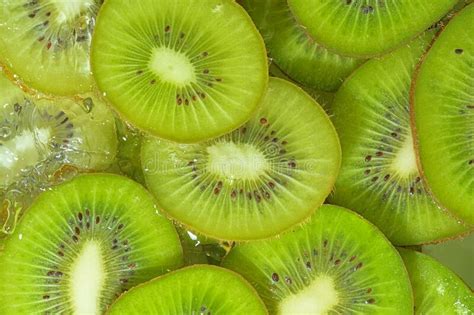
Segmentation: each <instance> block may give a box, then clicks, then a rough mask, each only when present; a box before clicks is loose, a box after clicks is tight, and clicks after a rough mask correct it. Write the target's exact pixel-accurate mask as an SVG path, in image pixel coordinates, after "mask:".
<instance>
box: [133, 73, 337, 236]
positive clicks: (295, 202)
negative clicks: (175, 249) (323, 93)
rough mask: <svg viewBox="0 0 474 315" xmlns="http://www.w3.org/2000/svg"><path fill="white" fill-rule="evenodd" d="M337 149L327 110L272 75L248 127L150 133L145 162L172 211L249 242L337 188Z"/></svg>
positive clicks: (196, 225)
mask: <svg viewBox="0 0 474 315" xmlns="http://www.w3.org/2000/svg"><path fill="white" fill-rule="evenodd" d="M340 154H341V153H340V146H339V141H338V138H337V134H336V132H335V130H334V127H333V125H332V124H331V122H330V120H329V118H328V116H327V115H326V113H325V112H324V110H323V109H322V108H321V107H320V106H319V105H318V104H317V103H316V102H315V101H314V100H313V99H312V98H311V97H310V96H309V95H307V94H306V93H304V92H303V91H302V90H301V89H299V88H298V87H296V86H295V85H293V84H291V83H289V82H287V81H284V80H281V79H276V78H272V79H270V84H269V88H268V92H267V94H266V96H265V97H264V99H263V102H262V104H261V106H260V108H259V110H258V112H257V113H255V114H254V116H253V117H252V118H251V119H250V121H248V122H247V123H246V124H245V125H244V126H242V127H240V128H239V129H237V130H235V131H233V132H231V133H229V134H226V135H224V136H222V137H219V138H215V139H212V140H209V141H206V142H202V143H198V144H187V145H185V144H177V143H174V142H168V141H166V140H161V139H156V138H148V139H147V140H146V141H145V143H144V144H143V146H142V165H143V168H144V173H145V181H146V183H147V186H148V188H149V189H150V191H151V192H152V193H153V194H154V195H155V197H156V198H157V200H158V203H159V204H160V206H162V207H163V209H164V210H165V211H166V212H168V213H169V214H170V215H171V216H172V217H174V218H175V219H177V220H178V221H180V222H181V223H183V224H184V225H186V226H188V227H190V228H191V229H193V230H196V231H197V232H200V233H202V234H205V235H208V236H210V237H213V238H216V239H224V240H251V239H258V238H264V237H268V236H272V235H275V234H277V233H279V232H281V231H283V230H285V229H288V228H290V227H291V226H292V225H294V224H297V223H299V222H301V221H302V220H304V219H305V218H307V217H308V216H310V215H311V213H312V212H313V211H314V210H316V209H317V208H318V207H319V206H320V205H321V204H322V203H323V201H324V199H325V198H326V196H327V195H328V194H329V193H330V191H331V189H332V186H333V184H334V182H335V179H336V176H337V173H338V170H339V166H340Z"/></svg>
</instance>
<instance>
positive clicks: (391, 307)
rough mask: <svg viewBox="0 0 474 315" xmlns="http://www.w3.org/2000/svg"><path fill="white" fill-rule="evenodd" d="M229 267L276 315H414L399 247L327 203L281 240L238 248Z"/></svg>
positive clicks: (228, 260) (227, 260)
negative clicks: (241, 277) (250, 285)
mask: <svg viewBox="0 0 474 315" xmlns="http://www.w3.org/2000/svg"><path fill="white" fill-rule="evenodd" d="M223 266H225V267H227V268H230V269H232V270H234V271H236V272H238V273H240V274H242V275H243V276H244V278H246V279H247V280H248V281H249V282H250V283H251V284H252V285H253V286H254V287H255V288H256V289H257V291H258V293H259V294H260V296H261V297H262V299H263V301H264V302H265V304H266V305H267V308H268V310H269V312H270V313H271V314H288V315H289V314H384V315H386V314H411V311H412V309H413V297H412V291H411V287H410V282H409V279H408V274H407V272H406V270H405V267H404V266H403V261H402V259H401V258H400V256H399V255H398V253H397V251H396V250H395V248H393V247H392V245H391V244H390V243H389V241H388V240H387V239H386V238H385V237H384V236H383V234H382V233H381V232H380V231H379V230H378V229H377V228H376V227H375V226H373V225H371V224H370V223H369V222H367V221H365V220H364V219H363V218H361V217H360V216H358V215H357V214H355V213H353V212H351V211H349V210H347V209H344V208H340V207H336V206H332V205H323V206H322V207H321V208H320V209H319V210H318V211H316V213H315V214H314V215H313V217H312V218H311V220H310V221H309V222H308V223H307V224H304V225H302V226H300V227H298V228H297V229H294V230H293V231H291V232H288V233H286V234H283V235H281V236H280V237H278V238H275V239H269V240H261V241H255V242H251V243H247V244H241V245H237V246H236V247H234V248H233V249H232V250H231V251H230V253H229V255H227V256H226V258H225V259H224V262H223Z"/></svg>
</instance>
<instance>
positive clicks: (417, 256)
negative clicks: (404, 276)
mask: <svg viewBox="0 0 474 315" xmlns="http://www.w3.org/2000/svg"><path fill="white" fill-rule="evenodd" d="M400 254H401V256H402V258H403V260H404V262H405V265H406V267H407V269H408V273H409V275H410V280H411V283H412V286H413V294H414V297H415V314H453V315H457V314H473V313H474V294H473V293H472V291H471V289H470V288H469V287H468V286H467V285H466V284H465V283H464V282H463V281H462V280H461V279H460V278H459V277H458V276H457V275H456V274H455V273H453V272H452V271H451V270H449V269H448V268H446V267H445V266H443V265H442V264H441V263H439V262H438V261H436V260H435V259H433V258H431V257H429V256H427V255H425V254H422V253H418V252H415V251H412V250H407V249H400Z"/></svg>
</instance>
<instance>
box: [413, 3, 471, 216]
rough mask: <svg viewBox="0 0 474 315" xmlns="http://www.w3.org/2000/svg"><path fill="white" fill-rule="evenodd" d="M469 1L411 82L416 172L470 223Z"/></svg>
mask: <svg viewBox="0 0 474 315" xmlns="http://www.w3.org/2000/svg"><path fill="white" fill-rule="evenodd" d="M473 34H474V4H471V5H469V6H467V7H466V8H464V9H463V10H462V11H461V12H460V13H459V14H458V15H457V16H455V17H454V18H453V19H452V20H451V21H450V22H449V24H448V25H447V27H446V28H445V29H444V31H443V32H442V33H441V34H440V35H439V37H438V39H437V40H436V41H435V42H434V44H433V46H432V47H431V49H430V51H429V52H428V54H427V56H426V58H425V60H424V62H423V63H422V64H421V66H420V68H419V72H418V75H417V77H416V79H415V80H416V81H415V82H414V86H413V96H412V111H411V113H412V122H413V127H414V130H415V132H416V148H417V152H418V156H419V162H420V166H421V169H422V174H423V176H424V178H425V179H426V182H427V183H428V186H429V189H430V190H431V192H432V193H433V194H434V196H435V197H436V199H437V200H438V201H439V202H440V203H441V204H442V205H443V206H445V207H446V208H448V209H449V210H450V211H452V212H453V213H454V214H455V215H457V216H459V217H460V218H461V219H462V220H464V221H465V222H466V223H469V224H474V84H473V79H472V78H473V77H474V37H473Z"/></svg>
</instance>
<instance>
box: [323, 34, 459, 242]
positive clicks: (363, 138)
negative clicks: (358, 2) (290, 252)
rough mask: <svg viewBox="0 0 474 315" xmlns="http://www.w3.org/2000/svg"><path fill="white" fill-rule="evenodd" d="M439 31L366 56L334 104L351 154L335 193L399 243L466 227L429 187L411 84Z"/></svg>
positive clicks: (429, 238) (345, 146) (335, 200)
mask: <svg viewBox="0 0 474 315" xmlns="http://www.w3.org/2000/svg"><path fill="white" fill-rule="evenodd" d="M432 36H433V33H432V32H429V33H427V34H424V35H423V36H421V37H420V38H418V39H417V40H415V41H413V42H412V43H411V44H410V45H409V46H405V47H403V48H400V49H398V50H396V51H395V52H393V53H391V54H389V55H386V56H384V57H383V58H381V59H374V60H371V61H369V62H367V63H366V64H364V65H363V66H362V67H361V68H359V69H358V70H357V71H356V72H355V73H354V74H353V75H352V76H351V78H350V79H349V80H347V81H346V82H345V83H344V85H343V86H342V87H341V89H340V90H339V91H338V93H337V94H336V97H335V100H334V103H333V105H332V110H333V113H334V116H333V118H334V119H333V122H334V124H335V126H336V129H337V131H338V134H339V136H340V139H341V145H342V152H343V156H342V168H341V174H340V176H339V177H338V179H337V182H336V187H335V189H334V194H333V195H332V196H331V198H330V200H331V202H332V203H335V204H338V205H341V206H344V207H348V208H350V209H353V210H355V211H357V212H359V213H361V214H362V215H363V216H364V217H365V218H367V219H368V220H369V221H371V222H372V223H374V224H375V225H377V226H378V227H379V228H380V229H381V230H382V231H383V232H384V233H385V235H386V236H387V237H388V238H389V239H390V240H391V241H392V242H394V243H395V244H398V245H414V244H421V243H426V242H431V241H436V240H440V239H444V238H448V237H452V236H455V235H457V234H460V233H462V232H465V231H466V228H465V227H464V226H463V225H462V224H460V223H459V222H457V220H456V219H454V218H452V217H451V216H450V215H449V213H447V212H446V211H445V210H443V209H441V208H440V206H439V205H438V204H437V203H436V202H435V201H434V200H433V198H432V197H431V196H430V194H429V193H428V192H427V191H426V189H425V187H424V186H423V181H422V176H421V175H420V172H419V171H418V168H417V164H416V156H415V150H414V144H413V137H412V132H411V128H410V115H409V106H410V105H409V103H410V102H409V95H410V84H411V78H412V74H413V72H414V71H415V68H416V65H417V63H418V61H419V59H420V57H421V56H422V55H423V53H424V51H425V49H426V48H427V46H428V45H429V42H430V40H431V38H432Z"/></svg>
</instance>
